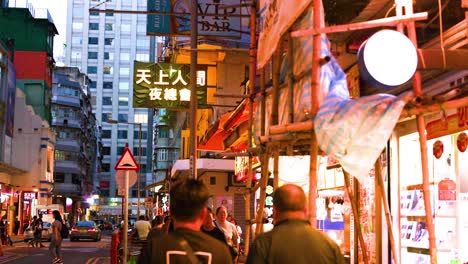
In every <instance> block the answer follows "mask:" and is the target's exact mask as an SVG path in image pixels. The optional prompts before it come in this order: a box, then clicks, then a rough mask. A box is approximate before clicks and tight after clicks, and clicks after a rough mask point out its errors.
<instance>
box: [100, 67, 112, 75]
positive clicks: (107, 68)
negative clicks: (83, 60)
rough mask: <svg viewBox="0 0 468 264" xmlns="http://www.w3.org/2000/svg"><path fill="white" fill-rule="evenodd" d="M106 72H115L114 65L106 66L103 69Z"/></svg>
mask: <svg viewBox="0 0 468 264" xmlns="http://www.w3.org/2000/svg"><path fill="white" fill-rule="evenodd" d="M102 71H103V72H104V74H113V72H114V71H113V67H112V66H104V68H103V70H102Z"/></svg>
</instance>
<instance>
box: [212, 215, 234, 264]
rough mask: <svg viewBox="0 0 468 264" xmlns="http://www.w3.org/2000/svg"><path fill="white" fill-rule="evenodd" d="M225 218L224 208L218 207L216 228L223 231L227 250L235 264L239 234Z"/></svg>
mask: <svg viewBox="0 0 468 264" xmlns="http://www.w3.org/2000/svg"><path fill="white" fill-rule="evenodd" d="M227 216H228V214H227V209H226V207H224V206H220V207H218V208H217V209H216V224H217V227H218V228H219V229H221V231H223V233H224V236H225V237H226V242H227V244H228V247H229V250H230V251H231V255H232V258H233V261H234V263H235V262H236V259H237V256H238V255H239V244H238V238H239V234H238V233H237V228H236V226H235V225H234V224H233V223H231V222H229V221H227Z"/></svg>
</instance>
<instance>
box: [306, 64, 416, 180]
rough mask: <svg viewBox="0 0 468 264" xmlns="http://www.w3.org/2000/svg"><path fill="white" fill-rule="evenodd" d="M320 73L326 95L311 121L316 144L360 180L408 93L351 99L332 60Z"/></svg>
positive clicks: (377, 154)
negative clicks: (326, 89)
mask: <svg viewBox="0 0 468 264" xmlns="http://www.w3.org/2000/svg"><path fill="white" fill-rule="evenodd" d="M330 56H331V55H330ZM321 74H322V76H321V78H320V81H321V83H320V87H328V94H327V96H326V97H325V100H324V101H323V103H322V104H321V105H320V108H319V111H318V113H317V115H316V117H315V120H314V126H315V132H316V134H317V140H318V143H319V147H320V148H321V149H322V150H323V151H325V152H326V153H328V154H329V155H332V156H333V157H334V158H336V159H337V160H338V161H339V162H340V164H341V166H342V167H343V169H344V170H346V171H347V172H348V173H350V174H351V175H353V176H355V177H357V178H358V180H360V181H361V179H362V177H364V176H366V175H367V174H368V173H369V171H370V170H371V169H372V168H373V166H374V162H375V160H376V159H377V157H378V156H379V155H380V153H381V152H382V150H383V149H384V148H385V145H386V143H387V140H388V139H389V137H390V135H391V133H392V131H393V129H394V127H395V125H396V123H397V121H398V119H399V117H400V114H401V111H402V110H403V107H404V106H405V104H406V103H407V102H408V100H409V99H410V97H411V94H410V93H405V94H402V95H401V96H398V97H396V96H394V95H389V94H375V95H371V96H365V97H361V98H359V99H353V100H351V99H349V93H348V87H347V84H346V75H345V74H344V73H343V71H342V70H341V69H340V68H339V66H338V63H337V62H336V61H335V59H333V58H332V60H331V61H330V62H329V63H327V64H326V65H324V66H323V67H322V72H321Z"/></svg>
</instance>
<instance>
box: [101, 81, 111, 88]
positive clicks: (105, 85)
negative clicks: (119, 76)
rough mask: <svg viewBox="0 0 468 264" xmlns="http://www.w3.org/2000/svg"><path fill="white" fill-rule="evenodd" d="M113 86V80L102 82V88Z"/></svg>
mask: <svg viewBox="0 0 468 264" xmlns="http://www.w3.org/2000/svg"><path fill="white" fill-rule="evenodd" d="M112 86H113V85H112V82H104V83H103V84H102V88H103V89H112Z"/></svg>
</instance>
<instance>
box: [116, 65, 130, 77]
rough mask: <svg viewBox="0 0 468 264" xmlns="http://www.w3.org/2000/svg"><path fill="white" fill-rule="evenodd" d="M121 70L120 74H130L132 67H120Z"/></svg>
mask: <svg viewBox="0 0 468 264" xmlns="http://www.w3.org/2000/svg"><path fill="white" fill-rule="evenodd" d="M119 72H120V75H123V76H128V75H129V74H130V68H127V67H120V70H119Z"/></svg>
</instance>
